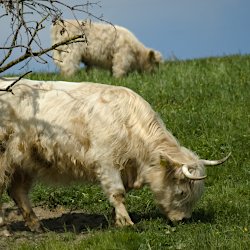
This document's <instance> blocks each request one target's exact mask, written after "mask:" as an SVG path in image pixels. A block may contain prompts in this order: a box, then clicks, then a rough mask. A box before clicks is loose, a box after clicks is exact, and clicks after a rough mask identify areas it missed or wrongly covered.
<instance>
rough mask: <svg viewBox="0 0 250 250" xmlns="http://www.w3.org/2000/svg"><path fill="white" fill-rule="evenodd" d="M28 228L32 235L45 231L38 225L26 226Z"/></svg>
mask: <svg viewBox="0 0 250 250" xmlns="http://www.w3.org/2000/svg"><path fill="white" fill-rule="evenodd" d="M28 227H29V229H30V231H31V232H33V233H45V229H44V227H43V226H42V225H41V224H40V223H36V224H32V225H28Z"/></svg>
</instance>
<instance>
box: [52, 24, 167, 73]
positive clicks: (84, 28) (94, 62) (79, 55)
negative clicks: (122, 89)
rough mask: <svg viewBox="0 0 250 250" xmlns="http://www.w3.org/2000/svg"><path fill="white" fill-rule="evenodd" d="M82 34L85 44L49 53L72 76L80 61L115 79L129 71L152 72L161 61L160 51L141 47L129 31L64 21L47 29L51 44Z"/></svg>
mask: <svg viewBox="0 0 250 250" xmlns="http://www.w3.org/2000/svg"><path fill="white" fill-rule="evenodd" d="M82 33H83V34H84V35H85V36H86V38H87V43H84V42H81V43H73V44H71V45H68V46H67V45H65V46H61V47H60V48H59V49H57V50H54V51H53V59H54V62H55V63H56V65H57V66H58V67H59V68H60V70H61V71H62V72H63V73H64V74H66V75H72V74H74V73H75V72H76V70H78V69H79V66H80V63H81V62H83V63H84V64H85V65H86V66H87V68H90V67H92V66H96V67H100V68H104V69H108V70H110V71H111V72H112V73H113V75H114V76H115V77H122V76H124V75H126V74H128V73H129V72H131V71H135V70H136V71H139V72H144V71H146V72H152V71H153V70H154V69H155V68H156V67H157V66H159V64H160V63H161V62H163V58H162V55H161V53H160V52H158V51H156V50H153V49H150V48H147V47H145V46H144V45H143V44H142V43H141V42H140V41H139V40H138V39H137V38H136V37H135V36H134V35H133V34H132V33H131V32H130V31H129V30H127V29H126V28H123V27H120V26H117V25H116V26H112V25H110V24H107V23H93V22H89V21H81V22H77V21H75V20H65V21H64V22H57V23H56V24H55V25H53V26H52V28H51V39H52V44H55V43H58V42H61V41H64V40H65V39H68V38H70V37H72V36H74V35H78V34H82Z"/></svg>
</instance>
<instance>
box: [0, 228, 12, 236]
mask: <svg viewBox="0 0 250 250" xmlns="http://www.w3.org/2000/svg"><path fill="white" fill-rule="evenodd" d="M0 235H1V236H4V237H10V236H12V234H11V233H10V232H9V230H8V229H3V230H1V231H0Z"/></svg>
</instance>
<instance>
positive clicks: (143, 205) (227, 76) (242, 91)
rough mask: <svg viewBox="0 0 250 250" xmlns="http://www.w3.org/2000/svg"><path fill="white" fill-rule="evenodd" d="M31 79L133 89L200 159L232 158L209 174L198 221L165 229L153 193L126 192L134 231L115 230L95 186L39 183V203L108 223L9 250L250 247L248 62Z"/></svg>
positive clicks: (237, 59)
mask: <svg viewBox="0 0 250 250" xmlns="http://www.w3.org/2000/svg"><path fill="white" fill-rule="evenodd" d="M29 77H30V78H31V79H41V80H66V81H91V82H101V83H108V84H113V85H122V86H126V87H129V88H131V89H133V90H134V91H136V92H137V93H139V94H140V95H141V96H143V97H144V98H145V99H146V100H147V101H148V102H149V103H150V104H151V105H152V107H153V108H154V110H156V111H157V112H158V113H159V114H160V116H161V117H162V119H163V121H164V122H165V124H166V127H167V128H168V129H169V130H170V131H171V132H172V133H173V134H174V135H175V136H176V137H177V138H178V140H179V141H180V143H181V144H182V145H184V146H186V147H188V148H190V149H192V150H193V151H195V152H196V153H197V154H198V155H200V156H201V157H202V158H208V159H217V158H218V159H219V158H222V157H224V156H225V155H226V154H228V153H229V152H232V155H231V157H230V159H229V160H228V161H227V162H226V163H225V164H223V165H221V166H218V167H210V168H208V169H207V175H208V177H207V179H206V181H205V183H206V189H205V193H204V195H203V196H202V199H201V200H200V202H199V203H198V204H197V205H196V207H195V209H194V212H193V216H192V219H191V220H190V221H189V222H187V223H180V224H178V225H176V226H175V227H173V226H170V225H169V224H167V223H166V220H165V218H164V217H163V216H162V215H161V214H160V212H159V210H158V209H157V206H156V205H155V203H154V200H153V197H152V194H151V192H150V190H149V189H148V188H147V187H144V188H143V189H141V190H138V191H133V192H131V193H129V194H127V208H128V211H129V212H130V213H131V215H132V218H134V221H135V222H136V224H135V226H134V227H129V228H122V229H121V228H116V227H115V226H114V225H113V224H112V220H111V219H110V217H111V211H112V209H111V207H110V206H109V203H108V201H107V200H106V198H105V197H104V195H103V193H102V191H101V189H100V187H99V186H97V185H89V184H88V185H82V186H81V185H76V186H72V187H71V188H68V187H67V188H63V187H60V188H52V187H45V186H42V185H37V186H35V187H34V189H33V192H32V193H31V198H32V201H33V204H34V205H36V204H41V203H42V204H46V205H47V206H48V208H51V207H55V206H57V205H63V206H65V207H71V208H73V209H81V210H82V213H84V214H98V215H102V216H105V218H106V219H107V223H105V225H99V226H98V227H93V228H86V229H83V230H82V232H81V233H78V234H76V233H72V232H65V233H56V232H48V233H45V234H44V235H43V236H39V237H36V236H34V239H33V240H30V239H27V240H26V241H25V240H24V241H22V242H21V243H18V244H17V242H18V241H17V240H16V239H15V238H14V240H13V238H8V239H6V241H7V242H8V244H9V248H10V249H30V250H31V249H53V250H57V249H58V250H64V249H103V250H106V249H117V250H118V249H123V250H130V249H131V250H132V249H140V250H143V249H148V250H150V249H154V250H158V249H237V250H239V249H250V56H238V55H236V56H230V57H222V58H206V59H199V60H190V61H171V62H166V63H165V64H164V65H163V66H161V68H160V69H159V71H158V72H157V73H155V74H153V75H148V74H145V75H139V74H137V73H133V74H130V75H129V76H128V77H126V78H122V79H119V80H116V79H114V78H113V77H112V76H110V74H109V73H108V72H106V71H100V70H93V71H91V72H89V73H88V74H87V73H86V72H85V71H81V72H79V73H78V74H77V75H75V76H74V77H70V78H63V77H62V76H60V75H59V74H55V73H33V74H32V75H30V76H29Z"/></svg>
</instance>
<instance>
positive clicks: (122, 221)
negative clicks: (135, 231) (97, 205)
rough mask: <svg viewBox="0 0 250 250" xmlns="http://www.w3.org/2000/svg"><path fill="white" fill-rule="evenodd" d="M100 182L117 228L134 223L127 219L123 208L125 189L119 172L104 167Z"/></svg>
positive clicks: (127, 215)
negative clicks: (113, 212)
mask: <svg viewBox="0 0 250 250" xmlns="http://www.w3.org/2000/svg"><path fill="white" fill-rule="evenodd" d="M100 181H101V184H102V187H103V189H104V192H105V193H106V195H107V196H108V198H109V201H110V203H111V204H112V205H113V206H114V208H115V220H116V225H117V226H129V225H133V224H134V223H133V222H132V220H131V219H130V217H129V214H128V212H127V209H126V207H125V204H124V203H125V188H124V186H123V183H122V179H121V175H120V171H119V170H118V169H116V168H112V167H106V168H104V169H103V170H102V171H101V174H100Z"/></svg>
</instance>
